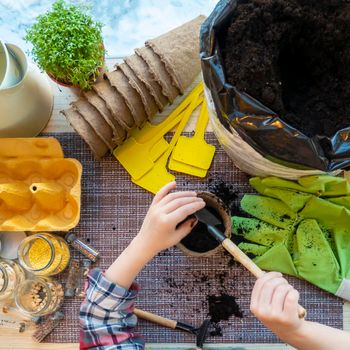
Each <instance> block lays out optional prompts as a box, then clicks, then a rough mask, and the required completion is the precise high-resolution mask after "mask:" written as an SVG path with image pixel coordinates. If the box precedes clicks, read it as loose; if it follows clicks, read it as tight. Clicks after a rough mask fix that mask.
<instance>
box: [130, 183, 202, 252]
mask: <svg viewBox="0 0 350 350" xmlns="http://www.w3.org/2000/svg"><path fill="white" fill-rule="evenodd" d="M175 188H176V182H175V181H174V182H170V183H169V184H167V185H165V186H164V187H163V188H162V189H161V190H160V191H159V192H158V193H157V194H156V195H155V197H154V199H153V202H152V204H151V206H150V208H149V210H148V213H147V215H146V217H145V219H144V222H143V224H142V227H141V229H140V232H139V234H138V235H137V236H136V238H135V240H136V241H137V242H139V244H141V245H142V246H143V247H145V249H147V250H149V251H151V252H152V253H154V254H157V253H158V252H160V251H161V250H163V249H167V248H169V247H172V246H173V245H175V244H177V243H178V242H179V241H181V240H182V239H183V238H184V237H185V236H186V235H187V234H189V233H190V231H191V229H192V228H193V226H194V225H195V224H196V222H197V220H196V219H195V218H190V219H188V220H186V221H185V222H183V221H184V220H185V219H186V218H187V217H188V216H190V215H192V214H194V213H195V212H196V211H198V210H200V209H202V208H204V207H205V202H204V200H203V199H202V198H199V197H197V193H196V192H194V191H184V192H173V193H170V192H171V191H172V190H174V189H175ZM181 222H183V223H181ZM180 223H181V224H180ZM179 224H180V225H179Z"/></svg>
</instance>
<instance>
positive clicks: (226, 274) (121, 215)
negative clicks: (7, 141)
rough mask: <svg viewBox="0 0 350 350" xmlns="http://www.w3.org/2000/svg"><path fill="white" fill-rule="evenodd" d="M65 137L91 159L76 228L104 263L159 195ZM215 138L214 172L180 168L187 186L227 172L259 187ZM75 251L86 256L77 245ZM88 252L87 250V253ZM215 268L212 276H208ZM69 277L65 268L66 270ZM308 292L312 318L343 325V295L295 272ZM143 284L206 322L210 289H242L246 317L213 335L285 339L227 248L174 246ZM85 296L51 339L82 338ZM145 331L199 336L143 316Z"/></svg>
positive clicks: (183, 316) (156, 339)
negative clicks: (255, 305) (194, 253)
mask: <svg viewBox="0 0 350 350" xmlns="http://www.w3.org/2000/svg"><path fill="white" fill-rule="evenodd" d="M50 135H51V136H55V137H57V138H58V140H59V141H60V142H61V144H62V147H63V150H64V153H65V156H66V157H72V158H76V159H78V160H80V161H81V163H82V164H83V168H84V171H83V181H82V209H81V220H80V224H79V225H78V227H77V228H76V229H75V230H74V232H75V233H76V234H77V235H78V236H80V237H83V238H84V239H85V240H87V241H89V242H90V244H91V245H92V246H93V247H95V248H96V249H98V250H99V251H100V252H101V259H100V260H99V261H98V263H97V264H96V266H98V267H100V268H103V269H104V268H107V267H108V266H109V264H111V263H112V261H113V260H114V259H115V258H116V257H117V255H118V254H119V253H120V252H121V251H122V250H123V249H124V248H125V247H126V246H127V244H128V242H129V241H130V240H131V239H132V238H133V237H134V236H135V235H136V233H137V231H138V229H139V227H140V226H141V224H142V220H143V218H144V216H145V214H146V212H147V209H148V206H149V204H150V202H151V200H152V195H151V194H150V193H148V192H146V191H145V190H143V189H141V188H139V187H138V186H136V185H134V184H133V183H132V182H131V181H130V178H129V176H128V174H127V173H126V172H125V170H124V169H123V168H122V167H121V166H120V165H119V163H118V162H117V161H116V160H115V159H113V158H112V156H110V157H107V158H105V159H104V160H102V161H95V160H93V158H92V155H91V152H90V150H89V149H88V147H87V146H86V145H85V144H84V142H83V141H82V139H81V138H80V137H79V136H77V135H76V134H73V133H57V134H50ZM207 138H208V140H209V141H210V142H211V143H214V144H215V145H216V146H217V154H216V156H215V160H214V163H213V166H212V168H211V170H210V173H209V176H208V177H207V178H206V179H204V180H200V179H198V178H194V177H190V176H186V175H183V174H177V183H178V188H179V189H192V190H207V189H208V188H209V187H210V186H212V185H213V183H215V182H216V181H218V180H219V179H221V180H223V181H225V182H226V183H228V184H232V185H233V187H234V188H235V189H236V191H237V193H238V197H237V200H236V204H238V203H239V200H240V197H241V195H242V194H243V193H246V192H252V190H251V188H250V187H249V185H248V176H247V175H245V174H244V173H242V172H241V171H240V170H238V169H237V168H236V167H234V165H233V163H232V162H231V160H230V159H229V158H228V156H227V155H226V154H225V153H224V151H223V150H222V149H221V148H220V147H219V145H218V143H217V141H216V139H215V137H214V135H213V134H212V133H209V134H208V135H207ZM74 256H76V257H78V255H76V253H74ZM80 258H81V256H80ZM205 276H208V277H205ZM62 277H64V276H62ZM289 280H290V281H291V282H292V283H293V285H294V286H295V287H296V288H297V289H298V290H299V291H300V293H301V302H300V303H301V304H302V305H303V306H304V307H305V308H306V309H307V311H308V319H309V320H314V321H318V322H321V323H323V324H327V325H330V326H333V327H337V328H342V327H343V313H342V301H341V300H340V299H338V298H336V297H334V296H331V295H329V294H328V293H326V292H323V291H321V290H320V289H318V288H316V287H314V286H312V285H310V284H308V283H306V282H303V281H299V280H297V279H293V278H289ZM137 281H138V282H139V284H140V285H141V287H142V291H141V292H140V295H139V298H138V303H137V305H138V307H140V308H144V309H145V310H149V311H152V312H155V313H158V314H159V315H163V316H168V317H171V318H174V319H178V320H182V321H186V322H189V323H191V324H194V325H200V324H201V322H202V321H203V320H204V319H205V318H206V317H207V313H208V308H207V302H206V299H207V295H208V294H218V293H220V292H221V291H225V292H226V293H227V294H230V295H232V296H235V297H236V298H237V302H238V304H239V305H240V307H241V309H242V311H243V313H244V317H243V318H242V319H240V318H234V317H233V318H231V319H230V320H229V321H227V322H222V324H221V325H222V328H223V333H224V334H223V337H216V338H210V339H209V342H212V343H214V342H216V343H241V342H242V343H273V342H278V339H277V338H276V337H275V336H274V335H273V334H272V333H271V332H270V331H268V330H267V329H266V328H264V327H263V326H262V325H261V324H260V323H259V321H257V320H256V319H255V318H254V317H253V316H252V315H251V314H250V312H249V300H250V294H251V290H252V287H253V284H254V278H253V277H252V276H250V274H249V273H248V272H247V271H245V269H244V268H242V267H241V266H239V265H237V264H232V260H231V258H230V257H228V256H227V255H225V254H223V253H221V254H217V255H216V256H214V257H211V258H189V257H186V256H184V255H183V254H182V253H181V252H180V251H179V250H178V249H176V248H172V249H170V250H168V251H165V252H162V253H161V254H159V255H158V256H157V257H156V258H155V259H153V261H152V262H151V263H150V264H149V265H148V266H147V267H146V268H145V269H144V270H143V271H142V273H141V274H140V275H139V277H138V278H137ZM80 303H81V300H79V299H77V298H75V299H66V300H65V303H64V306H63V311H64V313H65V315H66V318H65V320H64V322H62V323H61V324H60V325H59V326H58V328H57V329H56V330H55V331H54V332H53V333H52V334H51V335H50V336H49V337H48V338H47V339H46V341H47V342H58V343H65V342H78V341H79V324H78V314H79V306H80ZM137 331H138V332H139V333H142V334H143V335H144V336H145V339H146V341H147V342H149V343H191V342H192V343H193V341H194V337H192V336H191V335H188V334H185V333H181V332H179V331H171V330H168V329H165V328H161V327H158V326H155V325H152V324H149V323H147V322H144V321H140V322H139V325H138V327H137Z"/></svg>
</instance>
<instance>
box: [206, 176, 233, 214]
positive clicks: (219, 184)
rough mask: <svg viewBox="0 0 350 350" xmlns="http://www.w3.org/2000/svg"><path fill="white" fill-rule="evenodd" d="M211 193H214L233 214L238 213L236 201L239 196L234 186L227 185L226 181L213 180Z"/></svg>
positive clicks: (210, 187)
mask: <svg viewBox="0 0 350 350" xmlns="http://www.w3.org/2000/svg"><path fill="white" fill-rule="evenodd" d="M209 191H210V192H212V193H214V194H215V195H216V196H217V197H219V198H220V199H221V200H222V201H223V202H224V204H225V205H226V207H227V208H228V209H229V211H230V213H231V214H233V212H235V211H236V203H235V201H236V199H237V197H238V196H237V192H236V191H235V189H234V187H233V185H230V184H227V183H226V182H225V181H223V180H220V179H219V180H216V181H213V180H212V179H211V181H210V184H209Z"/></svg>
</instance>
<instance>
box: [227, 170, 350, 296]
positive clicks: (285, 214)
mask: <svg viewBox="0 0 350 350" xmlns="http://www.w3.org/2000/svg"><path fill="white" fill-rule="evenodd" d="M250 183H251V185H252V186H253V187H254V188H255V189H256V190H257V191H258V192H260V193H261V194H263V195H264V196H256V195H246V196H244V197H243V199H242V201H241V207H242V209H243V210H244V211H245V212H246V213H248V214H249V215H251V216H253V217H254V218H240V217H233V218H232V223H233V233H234V234H236V235H240V236H242V237H243V238H244V239H245V240H246V241H245V242H242V243H240V244H239V247H240V248H241V249H242V250H243V251H245V252H246V253H248V254H253V255H254V256H255V259H254V261H255V262H256V263H257V264H258V266H260V267H261V268H262V269H265V270H275V271H280V272H283V273H287V274H290V275H293V276H297V277H300V278H303V279H305V280H307V281H309V282H311V283H313V284H315V285H317V286H319V287H320V288H322V289H325V290H327V291H329V292H331V293H333V294H336V295H339V296H341V297H343V298H345V299H347V300H350V290H349V289H350V287H349V274H350V231H349V229H347V228H348V227H349V228H350V225H349V224H350V215H349V214H350V212H349V210H348V209H347V208H349V203H350V200H349V198H350V187H349V184H348V183H347V181H346V180H345V179H342V178H337V177H332V176H308V177H304V178H301V179H299V181H298V182H293V181H288V180H284V179H279V178H276V177H270V178H264V179H261V178H252V179H251V181H250ZM320 197H322V198H320Z"/></svg>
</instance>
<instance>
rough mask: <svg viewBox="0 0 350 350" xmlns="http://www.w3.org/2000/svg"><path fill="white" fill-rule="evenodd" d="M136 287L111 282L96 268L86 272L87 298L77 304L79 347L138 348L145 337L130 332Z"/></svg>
mask: <svg viewBox="0 0 350 350" xmlns="http://www.w3.org/2000/svg"><path fill="white" fill-rule="evenodd" d="M138 290H139V288H138V285H137V284H133V285H132V286H131V288H130V289H129V290H126V289H124V288H122V287H120V286H118V285H117V284H114V283H112V282H110V281H109V280H108V279H107V278H106V277H105V276H104V275H103V273H102V271H101V270H99V269H93V270H91V271H90V272H89V274H88V286H87V290H86V298H85V300H84V301H83V303H82V305H81V307H80V329H81V330H80V349H81V350H87V349H89V350H141V349H144V341H143V339H142V337H141V336H140V335H139V334H136V333H133V332H132V327H134V326H135V325H136V322H137V318H136V316H135V315H134V314H133V309H134V300H135V298H136V295H137V292H138Z"/></svg>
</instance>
